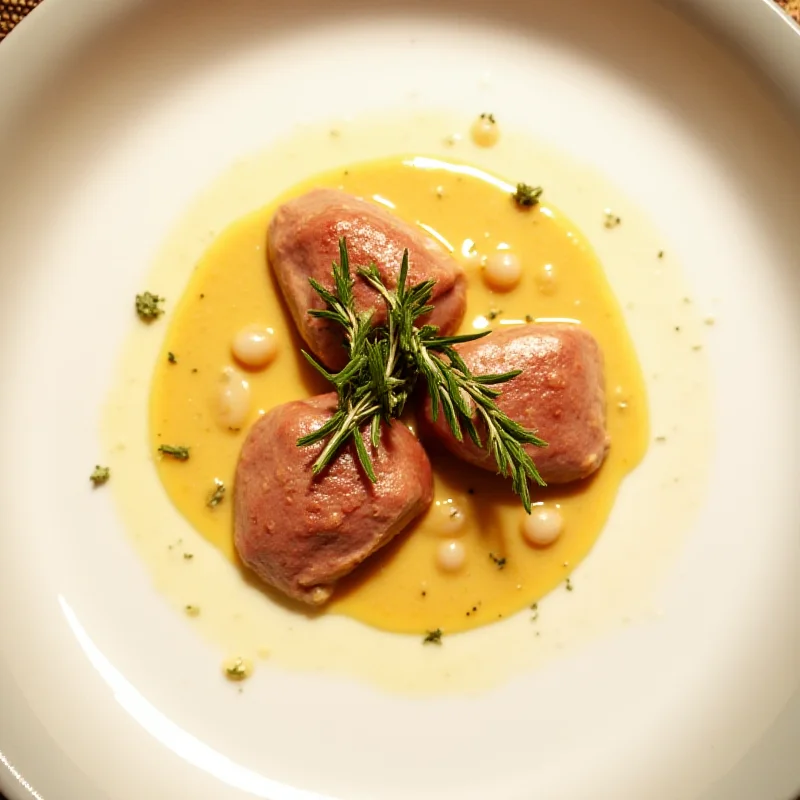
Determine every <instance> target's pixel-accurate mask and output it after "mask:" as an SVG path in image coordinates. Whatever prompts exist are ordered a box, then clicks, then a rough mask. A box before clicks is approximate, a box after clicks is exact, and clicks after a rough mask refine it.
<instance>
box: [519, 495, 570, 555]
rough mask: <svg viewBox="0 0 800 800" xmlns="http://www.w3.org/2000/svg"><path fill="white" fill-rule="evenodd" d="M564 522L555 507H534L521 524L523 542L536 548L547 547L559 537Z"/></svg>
mask: <svg viewBox="0 0 800 800" xmlns="http://www.w3.org/2000/svg"><path fill="white" fill-rule="evenodd" d="M563 530H564V520H563V518H562V516H561V512H560V511H559V510H558V508H557V507H554V506H548V505H539V506H534V508H533V510H532V511H531V513H530V515H529V516H526V517H525V519H524V520H523V522H522V535H523V536H524V537H525V540H526V541H527V542H528V543H529V544H532V545H535V546H537V547H547V545H550V544H553V542H554V541H555V540H556V539H558V537H559V536H561V532H562V531H563Z"/></svg>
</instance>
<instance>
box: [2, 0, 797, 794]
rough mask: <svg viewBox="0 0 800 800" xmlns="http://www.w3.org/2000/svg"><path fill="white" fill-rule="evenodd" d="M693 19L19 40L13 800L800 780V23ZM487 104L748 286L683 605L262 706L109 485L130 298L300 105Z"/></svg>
mask: <svg viewBox="0 0 800 800" xmlns="http://www.w3.org/2000/svg"><path fill="white" fill-rule="evenodd" d="M723 6H725V8H724V9H723ZM685 11H686V12H687V13H690V12H691V14H692V15H694V14H696V15H699V14H700V13H701V12H702V14H703V15H704V17H705V20H706V25H707V26H708V27H705V28H703V29H702V30H701V29H699V28H698V27H696V21H697V19H699V16H698V17H695V18H693V19H690V18H684V17H682V16H680V15H678V14H677V13H676V12H675V11H674V10H673V9H671V8H666V7H663V6H661V5H657V4H655V3H652V2H649V0H640V1H639V2H634V0H630V2H625V1H624V0H608V2H603V3H597V2H595V1H594V0H572V2H569V3H568V2H558V3H557V2H549V3H548V2H528V3H514V2H511V0H509V2H491V3H490V2H483V1H482V0H460V2H455V1H454V0H452V1H451V0H444V1H443V2H437V3H435V4H428V3H425V2H422V0H418V1H416V0H397V2H370V3H361V2H358V0H346V1H345V2H339V3H333V4H331V3H322V2H316V1H315V0H312V1H311V2H297V1H296V0H295V1H294V2H290V1H289V0H276V1H275V2H269V3H268V2H260V1H259V0H229V1H228V2H224V3H223V2H216V3H214V2H210V0H208V2H207V1H206V0H192V1H191V2H190V0H117V1H116V2H114V3H98V2H94V0H70V1H69V2H67V0H46V2H45V3H44V5H43V6H42V7H40V8H39V9H37V10H36V11H35V12H34V13H33V14H32V16H31V18H30V19H28V20H26V21H25V22H24V23H23V25H22V26H21V27H20V29H19V30H18V31H15V32H14V33H13V34H12V35H11V36H10V38H9V40H8V41H7V42H5V43H4V44H3V45H2V46H0V154H2V155H0V312H2V313H0V373H1V374H2V375H3V389H2V397H1V398H0V441H2V443H3V444H2V453H1V454H0V459H2V472H1V474H2V476H3V480H2V482H0V507H1V508H2V511H3V522H2V535H1V536H0V609H2V615H1V616H0V759H1V760H2V762H3V764H2V765H0V788H2V791H3V792H5V793H6V795H7V796H8V797H9V798H12V800H23V799H26V800H27V798H29V797H35V798H39V800H41V798H44V800H54V799H60V798H70V800H71V799H72V798H80V800H99V799H100V798H109V799H113V800H134V799H135V800H140V799H141V798H143V797H152V798H158V799H159V800H160V798H167V797H171V798H172V797H175V798H192V800H202V799H203V798H214V799H215V800H233V799H234V798H244V797H262V798H270V799H271V800H300V798H303V800H311V799H312V798H317V799H318V800H321V798H333V797H335V798H342V800H366V799H367V798H369V799H370V800H374V799H375V798H382V800H383V799H384V798H385V799H386V800H391V798H403V799H404V800H407V798H409V797H414V798H459V800H468V798H482V799H483V800H485V798H490V797H491V798H504V800H511V799H512V798H518V799H519V800H522V799H523V798H547V799H548V800H555V799H559V798H565V799H567V798H569V799H575V800H583V799H584V798H586V797H592V798H597V799H598V800H606V799H608V800H611V799H612V798H613V799H614V800H627V798H637V799H638V798H648V800H661V799H662V798H663V800H675V798H687V800H688V798H706V799H707V800H712V798H713V800H721V799H722V798H724V799H725V800H737V799H739V798H741V800H753V798H756V797H757V798H759V800H783V799H784V798H786V797H788V796H789V795H790V794H791V793H792V792H793V791H794V790H796V789H797V787H798V786H800V762H799V761H798V760H797V758H796V741H797V736H798V723H799V722H800V704H798V700H797V697H798V695H797V690H798V683H799V682H800V641H799V638H798V637H799V635H800V626H799V624H798V622H799V621H798V609H799V608H800V594H798V587H800V564H799V563H798V558H799V557H800V548H799V547H798V535H799V533H800V504H798V499H797V498H798V493H797V488H796V482H797V475H798V474H800V455H799V454H800V448H798V444H799V443H800V427H798V414H797V409H796V401H797V398H798V396H800V392H799V391H798V390H799V389H800V368H799V367H798V364H800V325H799V324H798V320H799V319H800V315H798V310H800V268H798V254H799V253H800V225H798V217H797V207H798V205H797V204H798V201H800V194H799V193H798V192H799V190H798V187H800V160H798V154H800V127H798V123H797V121H796V120H797V117H794V118H792V117H791V114H792V113H793V112H792V108H793V107H792V102H793V101H792V99H791V98H792V97H794V98H795V101H797V100H798V99H800V56H799V55H798V52H799V51H800V36H798V31H797V29H793V28H792V27H791V26H789V25H788V24H787V23H785V22H784V20H783V19H782V18H780V17H779V16H778V15H777V14H776V13H775V12H774V10H773V9H772V8H770V7H769V6H768V5H767V4H766V3H763V4H762V3H761V2H757V0H752V2H750V3H745V2H740V3H738V4H732V3H715V2H713V1H712V0H707V1H706V2H699V0H698V2H692V3H686V4H685ZM723 11H724V12H725V14H724V15H723V13H722V12H723ZM723 16H724V17H725V22H724V24H723V22H722V20H723ZM723 28H724V29H725V30H726V31H727V33H728V34H729V35H730V36H732V37H734V38H735V39H736V40H737V41H738V42H739V43H740V44H741V45H743V46H744V47H745V48H746V50H747V54H745V53H744V52H737V51H734V50H731V49H729V48H728V46H727V45H725V44H723V43H722V41H721V39H720V38H719V36H718V32H719V31H720V30H722V29H723ZM754 62H758V63H759V64H760V65H761V66H762V67H763V68H764V69H765V70H766V72H767V73H768V77H769V79H771V80H772V81H773V82H774V84H777V85H779V87H780V89H782V93H781V92H779V91H778V89H777V88H776V86H775V85H773V84H771V83H770V82H769V80H767V78H766V77H764V76H763V75H761V76H760V75H758V74H757V73H756V72H755V67H754V66H753V65H752V64H753V63H754ZM487 76H488V79H487ZM481 82H482V83H481ZM481 87H483V88H481ZM481 91H483V92H484V94H481ZM487 101H490V103H491V106H492V109H494V110H497V111H498V112H499V111H500V110H501V109H502V110H503V112H504V113H505V114H506V117H507V118H508V119H510V120H512V121H513V123H514V124H516V125H518V126H520V127H523V128H527V129H530V130H531V131H532V132H533V133H535V134H536V135H537V136H538V137H540V138H544V139H547V140H550V141H553V142H555V143H557V144H558V145H559V146H560V147H562V148H563V149H564V150H566V151H567V152H569V153H573V154H575V155H576V156H578V157H580V158H581V159H582V160H583V161H585V162H587V163H589V164H591V165H593V166H594V167H596V168H598V169H600V170H602V171H603V172H605V173H606V174H607V175H609V176H611V177H612V178H613V180H614V181H615V182H617V183H618V184H619V185H620V187H622V188H623V189H624V191H626V192H627V193H628V195H629V196H631V197H632V198H633V199H634V200H635V201H636V202H637V204H639V205H640V206H641V208H642V209H643V211H645V212H646V213H647V214H649V215H650V217H651V218H652V219H654V220H655V221H656V223H657V225H658V226H659V228H660V229H661V230H662V231H663V233H664V237H665V241H669V242H670V246H671V247H672V248H674V250H675V252H676V253H678V254H679V255H680V259H681V261H682V262H683V263H684V265H685V267H686V270H687V273H688V279H689V281H690V282H691V284H692V286H693V289H694V291H695V292H696V294H697V297H699V298H703V299H704V300H706V301H708V302H711V301H712V300H713V299H716V302H717V305H716V311H717V314H718V317H719V324H718V326H717V329H716V330H715V333H714V340H713V344H712V348H711V359H712V365H713V374H714V389H715V418H716V422H717V442H718V444H717V449H716V451H715V455H714V473H713V478H712V481H711V486H710V488H709V492H708V497H707V502H706V503H705V506H704V509H703V512H702V514H701V515H700V517H699V518H698V520H697V524H696V525H695V527H694V528H693V529H692V530H691V531H690V532H689V536H688V538H687V540H686V545H685V546H684V547H683V548H682V551H681V554H680V557H679V558H678V560H677V562H676V563H675V564H674V565H673V566H672V567H671V568H670V570H669V574H668V575H667V577H666V579H665V581H664V585H663V586H661V587H659V596H660V599H661V602H662V605H663V607H664V609H665V614H664V616H663V618H661V619H653V620H651V622H650V623H648V624H643V625H639V626H636V627H634V628H631V629H627V630H619V631H616V632H614V633H613V634H609V635H608V636H606V637H604V638H603V639H602V640H601V641H594V642H591V643H589V644H587V646H586V647H585V648H582V649H581V650H580V651H579V652H577V653H573V654H570V655H565V656H564V657H563V658H562V659H560V660H558V661H557V662H555V663H553V664H551V665H549V666H548V667H546V668H543V669H542V670H538V671H535V672H532V673H530V674H525V675H523V676H519V677H517V678H515V679H514V680H512V681H509V682H508V683H506V684H504V685H502V686H499V687H496V688H495V689H492V690H490V691H486V692H481V693H478V694H476V695H471V696H448V697H447V698H436V697H433V698H428V699H425V700H420V699H416V700H410V699H408V698H403V697H397V696H393V695H391V694H388V693H384V692H382V691H379V690H377V689H376V688H374V687H371V686H364V685H360V684H358V683H355V682H349V681H345V680H343V679H340V678H339V679H337V678H334V677H332V676H326V675H325V674H300V673H297V674H295V673H291V672H284V671H281V670H279V669H275V670H272V671H271V672H267V674H268V675H269V679H268V680H263V681H261V682H259V684H258V685H257V686H255V687H254V688H253V689H252V691H251V690H250V687H248V694H247V705H246V706H245V705H243V704H242V703H239V704H237V703H236V702H235V701H236V697H235V696H232V694H231V692H230V687H229V686H226V685H224V682H222V681H220V680H219V678H218V676H217V675H214V674H209V672H208V671H202V670H198V669H196V665H197V664H198V663H201V662H202V663H208V662H209V660H210V659H216V658H217V655H216V654H214V655H210V654H209V646H208V645H206V644H205V643H204V642H202V641H200V640H198V638H197V637H196V636H195V635H194V634H193V632H192V630H191V629H190V627H189V626H188V625H187V624H186V621H185V620H183V619H181V618H180V617H179V615H176V614H174V613H173V612H172V611H171V610H170V609H169V608H168V607H167V606H166V604H165V603H164V602H163V599H162V598H161V596H160V595H159V594H158V593H157V592H156V591H155V589H154V588H153V587H152V585H151V583H150V580H149V577H148V574H147V572H146V570H145V568H144V566H143V565H142V563H140V561H139V560H138V558H137V557H136V555H135V553H134V550H133V548H132V547H131V545H130V543H129V542H128V540H127V538H126V535H125V533H124V531H123V529H122V525H121V523H120V522H119V521H118V520H117V518H116V516H115V513H114V508H113V505H112V503H111V501H110V497H104V496H96V495H95V496H92V495H91V493H90V492H88V491H86V486H85V484H86V470H87V465H91V464H94V463H95V461H96V459H97V456H98V451H99V443H98V436H97V422H98V415H99V413H100V408H101V405H102V402H103V399H104V397H105V395H106V392H107V389H108V386H109V383H110V380H111V378H110V376H111V370H112V366H113V361H114V358H115V356H116V354H117V353H118V352H119V347H120V345H121V342H122V341H123V339H124V337H125V334H126V331H127V330H128V327H129V324H130V322H129V317H128V315H127V313H123V312H122V311H120V309H125V310H126V312H127V308H128V302H129V299H130V297H131V296H132V295H133V293H134V292H135V291H136V290H138V289H139V288H140V283H141V281H142V280H143V276H144V275H145V274H146V273H147V270H148V267H149V264H150V262H151V260H152V258H153V254H154V253H155V251H156V249H157V248H158V245H159V242H160V241H161V240H162V238H163V237H164V235H165V234H166V232H167V231H168V230H169V228H170V225H171V223H172V222H173V220H174V219H176V218H177V217H178V216H179V215H180V214H181V212H182V210H183V209H184V208H185V207H186V206H187V205H188V203H189V202H190V200H191V199H192V197H193V196H195V195H196V193H197V192H198V191H199V190H200V189H201V188H202V187H203V186H204V185H206V184H207V183H208V182H209V181H210V180H211V179H212V178H214V176H215V175H217V174H218V173H220V172H221V171H223V170H224V169H225V167H226V166H228V165H229V164H230V163H231V162H232V161H233V160H235V159H236V158H238V157H240V156H242V155H243V154H246V153H249V152H252V151H255V150H258V149H259V148H262V147H264V146H265V145H268V144H269V143H270V142H271V141H272V140H274V139H275V138H276V137H277V136H279V135H282V134H284V133H286V132H287V131H289V130H290V129H291V127H292V126H293V125H294V124H295V123H297V122H307V121H314V120H326V119H330V118H332V117H335V116H338V115H341V114H343V113H344V114H358V113H360V112H362V111H370V110H373V111H374V110H376V109H390V110H392V111H393V112H394V111H397V110H402V109H403V108H404V107H405V106H407V105H412V106H414V107H415V108H421V107H430V108H437V107H444V108H448V109H453V110H456V111H461V112H464V113H470V114H471V113H474V112H475V110H476V103H477V104H479V105H480V106H481V108H480V109H478V110H484V109H483V107H484V106H486V105H487ZM798 109H800V105H798V104H796V105H795V106H794V112H797V111H798ZM265 199H267V198H265ZM687 413H690V408H687ZM642 524H643V527H644V528H646V520H643V521H642ZM792 698H794V699H792Z"/></svg>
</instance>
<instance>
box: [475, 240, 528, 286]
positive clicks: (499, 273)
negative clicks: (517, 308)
mask: <svg viewBox="0 0 800 800" xmlns="http://www.w3.org/2000/svg"><path fill="white" fill-rule="evenodd" d="M520 278H522V264H521V263H520V260H519V257H518V256H515V255H514V254H513V253H509V252H508V251H505V250H503V251H500V252H497V253H493V254H492V255H490V256H489V258H487V259H486V268H485V269H484V270H483V279H484V280H485V281H486V283H488V284H489V286H491V287H492V288H493V289H499V290H500V291H503V292H507V291H509V290H510V289H513V288H514V287H515V286H516V285H517V284H518V283H519V281H520Z"/></svg>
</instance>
